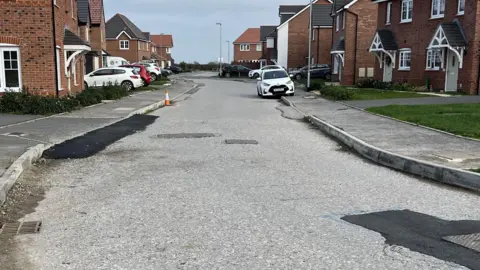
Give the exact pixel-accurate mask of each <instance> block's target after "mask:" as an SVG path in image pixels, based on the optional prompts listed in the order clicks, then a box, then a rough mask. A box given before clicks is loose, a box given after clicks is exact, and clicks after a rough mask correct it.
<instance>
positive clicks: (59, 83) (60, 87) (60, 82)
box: [55, 47, 63, 90]
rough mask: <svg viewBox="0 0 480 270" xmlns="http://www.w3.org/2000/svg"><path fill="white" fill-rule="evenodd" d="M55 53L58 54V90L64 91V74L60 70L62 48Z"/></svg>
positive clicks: (58, 48)
mask: <svg viewBox="0 0 480 270" xmlns="http://www.w3.org/2000/svg"><path fill="white" fill-rule="evenodd" d="M55 53H56V54H57V63H56V64H57V88H58V90H63V88H62V76H61V75H62V72H61V70H60V68H61V65H60V60H61V59H60V47H57V48H56V50H55Z"/></svg>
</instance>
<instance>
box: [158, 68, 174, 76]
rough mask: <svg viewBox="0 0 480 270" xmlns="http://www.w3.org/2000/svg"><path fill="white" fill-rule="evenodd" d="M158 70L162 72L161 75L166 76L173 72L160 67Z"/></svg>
mask: <svg viewBox="0 0 480 270" xmlns="http://www.w3.org/2000/svg"><path fill="white" fill-rule="evenodd" d="M160 72H161V73H162V77H168V76H170V75H172V74H173V72H172V71H171V70H168V69H165V68H160Z"/></svg>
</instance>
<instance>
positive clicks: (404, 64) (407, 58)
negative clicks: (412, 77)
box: [398, 49, 412, 70]
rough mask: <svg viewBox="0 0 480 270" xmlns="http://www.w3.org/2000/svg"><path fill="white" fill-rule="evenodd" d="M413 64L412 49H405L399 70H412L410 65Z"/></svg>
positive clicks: (402, 52) (401, 56)
mask: <svg viewBox="0 0 480 270" xmlns="http://www.w3.org/2000/svg"><path fill="white" fill-rule="evenodd" d="M411 62H412V51H411V50H410V49H404V50H402V51H400V63H399V67H398V69H399V70H410V64H411Z"/></svg>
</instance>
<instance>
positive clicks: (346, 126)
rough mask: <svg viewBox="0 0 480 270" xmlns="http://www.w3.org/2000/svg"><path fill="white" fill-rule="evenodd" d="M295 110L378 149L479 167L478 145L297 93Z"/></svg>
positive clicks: (452, 165)
mask: <svg viewBox="0 0 480 270" xmlns="http://www.w3.org/2000/svg"><path fill="white" fill-rule="evenodd" d="M297 92H298V95H297V96H295V97H288V98H287V99H288V100H289V101H291V102H292V103H293V104H294V105H295V107H296V108H297V109H299V110H300V111H302V112H303V113H305V114H307V115H313V116H316V117H318V118H319V119H321V120H323V121H325V122H328V123H330V124H332V125H334V126H336V127H337V128H340V129H342V130H343V131H345V132H347V133H349V134H351V135H353V136H355V137H357V138H359V139H361V140H363V141H365V142H367V143H368V144H371V145H373V146H376V147H379V148H381V149H384V150H387V151H390V152H393V153H396V154H400V155H404V156H408V157H413V158H416V159H420V160H424V161H427V162H433V163H436V164H441V165H444V166H449V167H453V168H460V169H472V168H480V142H479V141H475V140H469V139H464V138H461V137H457V136H453V135H449V134H445V133H442V132H437V131H434V130H430V129H426V128H422V127H418V126H414V125H410V124H406V123H402V122H399V121H395V120H391V119H388V118H384V117H380V116H377V115H373V114H370V113H367V112H364V111H361V110H357V109H354V108H351V107H348V106H345V105H342V104H340V103H336V102H331V101H328V100H325V99H323V98H315V99H305V98H304V97H305V96H311V94H309V93H306V92H304V91H301V90H300V91H297Z"/></svg>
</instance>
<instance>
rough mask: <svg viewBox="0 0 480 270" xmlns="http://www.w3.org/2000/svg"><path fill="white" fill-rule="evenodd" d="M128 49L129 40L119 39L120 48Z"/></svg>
mask: <svg viewBox="0 0 480 270" xmlns="http://www.w3.org/2000/svg"><path fill="white" fill-rule="evenodd" d="M129 49H130V41H128V40H120V50H129Z"/></svg>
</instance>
